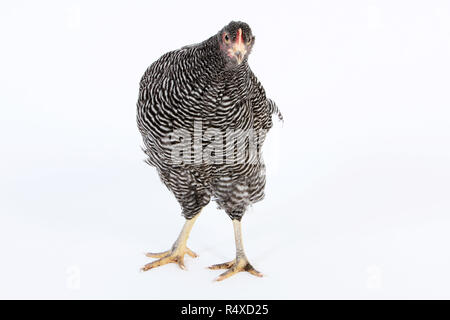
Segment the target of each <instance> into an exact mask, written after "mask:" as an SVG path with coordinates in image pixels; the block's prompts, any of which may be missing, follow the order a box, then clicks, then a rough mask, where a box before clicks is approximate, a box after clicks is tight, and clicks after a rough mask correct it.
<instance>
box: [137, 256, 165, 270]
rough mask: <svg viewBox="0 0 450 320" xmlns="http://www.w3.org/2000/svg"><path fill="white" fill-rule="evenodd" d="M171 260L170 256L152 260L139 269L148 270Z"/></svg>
mask: <svg viewBox="0 0 450 320" xmlns="http://www.w3.org/2000/svg"><path fill="white" fill-rule="evenodd" d="M170 262H172V261H171V259H170V257H165V258H161V259H159V260H156V261H153V262H151V263H147V264H146V265H145V266H144V267H143V268H142V269H141V270H142V271H148V270H150V269H153V268H156V267H159V266H162V265H165V264H167V263H170Z"/></svg>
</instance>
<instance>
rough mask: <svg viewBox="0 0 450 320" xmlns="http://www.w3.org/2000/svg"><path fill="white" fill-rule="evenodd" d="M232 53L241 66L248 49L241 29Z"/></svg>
mask: <svg viewBox="0 0 450 320" xmlns="http://www.w3.org/2000/svg"><path fill="white" fill-rule="evenodd" d="M232 53H233V55H234V56H235V57H236V60H237V62H238V64H241V62H242V60H244V57H245V54H246V53H247V48H246V47H245V44H244V39H243V38H242V29H239V30H238V32H237V35H236V42H235V43H234V45H233V49H232Z"/></svg>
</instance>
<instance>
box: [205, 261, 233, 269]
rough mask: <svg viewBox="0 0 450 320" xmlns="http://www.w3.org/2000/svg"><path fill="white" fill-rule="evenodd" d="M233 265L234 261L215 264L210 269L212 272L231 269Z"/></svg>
mask: <svg viewBox="0 0 450 320" xmlns="http://www.w3.org/2000/svg"><path fill="white" fill-rule="evenodd" d="M233 265H234V260H233V261H229V262H225V263H219V264H214V265H212V266H210V267H209V269H211V270H219V269H230V268H231V267H232V266H233Z"/></svg>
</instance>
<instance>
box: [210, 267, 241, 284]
mask: <svg viewBox="0 0 450 320" xmlns="http://www.w3.org/2000/svg"><path fill="white" fill-rule="evenodd" d="M237 272H238V271H237V270H235V269H229V270H227V271H225V272H224V273H222V274H221V275H220V276H218V277H217V278H216V279H215V280H216V281H217V282H219V281H222V280H225V279H226V278H229V277H231V276H232V275H234V274H236V273H237Z"/></svg>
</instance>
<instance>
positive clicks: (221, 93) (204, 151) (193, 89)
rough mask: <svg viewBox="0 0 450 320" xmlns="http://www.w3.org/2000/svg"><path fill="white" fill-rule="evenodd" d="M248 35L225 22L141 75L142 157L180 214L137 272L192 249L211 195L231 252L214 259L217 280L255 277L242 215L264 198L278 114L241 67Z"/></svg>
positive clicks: (250, 74) (181, 260)
mask: <svg viewBox="0 0 450 320" xmlns="http://www.w3.org/2000/svg"><path fill="white" fill-rule="evenodd" d="M254 43H255V37H254V36H253V34H252V31H251V29H250V27H249V26H248V25H247V24H246V23H244V22H234V21H233V22H231V23H230V24H228V25H227V26H225V27H224V28H223V29H222V30H220V31H219V32H218V33H217V34H215V35H214V36H212V37H210V38H209V39H207V40H205V41H203V42H201V43H198V44H194V45H190V46H186V47H183V48H181V49H179V50H175V51H171V52H168V53H166V54H164V55H163V56H162V57H161V58H159V59H158V60H157V61H156V62H154V63H153V64H152V65H151V66H150V67H149V68H148V69H147V70H146V72H145V73H144V75H143V77H142V79H141V82H140V88H139V99H138V102H137V124H138V128H139V131H140V132H141V134H142V137H143V143H144V146H145V148H144V151H145V153H146V154H147V156H148V158H147V162H148V164H150V165H151V166H154V167H156V169H157V171H158V174H159V176H160V178H161V180H162V182H163V183H164V184H165V185H166V186H167V188H168V189H169V190H170V191H171V192H172V193H173V194H174V195H175V197H176V199H177V200H178V202H179V204H180V206H181V208H182V215H183V216H184V218H185V219H186V221H185V224H184V227H183V229H182V230H181V233H180V235H179V237H178V238H177V240H176V241H175V243H174V244H173V246H172V248H171V249H170V250H168V251H165V252H161V253H148V254H147V256H148V257H152V258H157V260H155V261H153V262H151V263H148V264H147V265H145V266H144V267H143V268H142V270H144V271H147V270H150V269H152V268H155V267H158V266H161V265H164V264H167V263H171V262H175V263H177V264H178V265H179V266H180V267H181V268H182V269H184V255H185V254H188V255H190V256H191V257H196V256H197V255H196V254H195V253H194V252H193V251H191V250H190V249H189V248H188V247H187V245H186V242H187V239H188V237H189V233H190V231H191V229H192V227H193V224H194V222H195V220H196V219H197V218H198V216H199V214H200V211H201V210H202V208H203V207H205V206H206V205H207V204H208V203H209V202H210V200H211V199H213V200H215V201H216V202H217V204H218V206H219V208H221V209H223V210H225V212H226V213H227V214H228V216H229V217H230V218H231V220H232V222H233V226H234V234H235V240H236V257H235V259H234V260H232V261H230V262H226V263H222V264H217V265H213V266H211V267H210V268H211V269H228V270H227V271H226V272H224V273H223V274H221V275H220V276H219V277H218V278H217V279H216V280H219V281H220V280H223V279H225V278H228V277H230V276H232V275H234V274H236V273H237V272H240V271H248V272H250V273H251V274H253V275H256V276H262V274H261V273H260V272H258V271H256V270H255V269H254V268H253V266H252V265H251V264H250V263H249V261H248V259H247V256H246V255H245V253H244V248H243V243H242V235H241V219H242V216H243V215H244V213H245V211H246V209H247V207H248V206H249V205H251V204H252V203H254V202H256V201H259V200H261V199H263V197H264V187H265V165H264V162H263V159H262V156H261V146H262V144H263V142H264V139H265V136H266V133H267V131H268V130H269V129H270V128H271V127H272V114H274V113H276V114H277V115H278V117H279V118H280V119H282V116H281V113H280V112H279V110H278V108H277V106H276V105H275V103H274V102H273V101H272V100H270V99H268V98H266V93H265V91H264V88H263V87H262V85H261V83H260V82H259V81H258V79H257V78H256V77H255V75H254V74H253V72H252V71H251V69H250V67H249V65H248V56H249V54H250V52H251V50H252V48H253V46H254Z"/></svg>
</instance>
